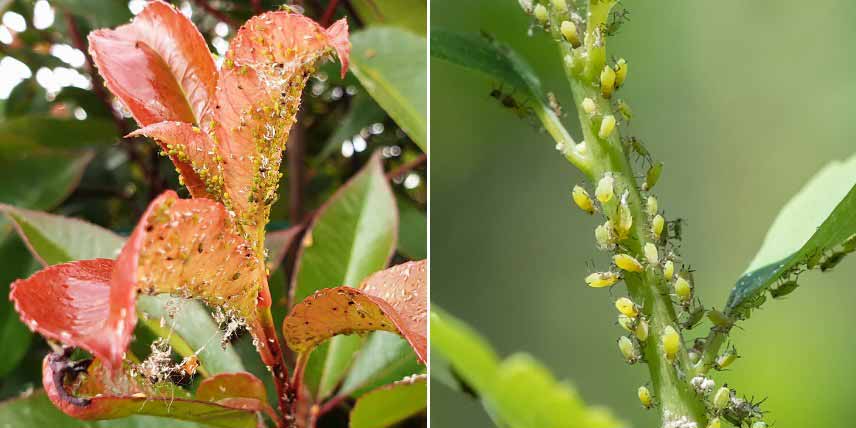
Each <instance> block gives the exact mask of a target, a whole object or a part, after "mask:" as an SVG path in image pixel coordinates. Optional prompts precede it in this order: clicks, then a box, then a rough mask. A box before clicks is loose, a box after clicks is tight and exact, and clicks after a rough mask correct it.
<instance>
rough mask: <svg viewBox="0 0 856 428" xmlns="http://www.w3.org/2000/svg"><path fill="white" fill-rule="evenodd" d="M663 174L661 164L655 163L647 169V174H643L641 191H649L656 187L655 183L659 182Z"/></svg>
mask: <svg viewBox="0 0 856 428" xmlns="http://www.w3.org/2000/svg"><path fill="white" fill-rule="evenodd" d="M662 172H663V162H657V163H655V164H653V165H651V167H650V168H648V172H647V173H645V183H643V184H642V190H644V191H646V192H647V191H649V190H651V189H653V188H654V186H655V185H657V181H659V180H660V174H661V173H662Z"/></svg>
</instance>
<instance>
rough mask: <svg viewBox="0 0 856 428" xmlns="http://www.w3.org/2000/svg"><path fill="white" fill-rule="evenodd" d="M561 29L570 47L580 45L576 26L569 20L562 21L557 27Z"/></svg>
mask: <svg viewBox="0 0 856 428" xmlns="http://www.w3.org/2000/svg"><path fill="white" fill-rule="evenodd" d="M559 29H560V30H561V31H562V37H564V38H565V40H567V41H568V43H570V44H571V46H572V47H574V48H578V47H580V36H579V34H578V33H577V26H576V25H574V23H573V22H571V21H563V22H562V26H561V27H560V28H559Z"/></svg>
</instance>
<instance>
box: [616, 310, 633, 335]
mask: <svg viewBox="0 0 856 428" xmlns="http://www.w3.org/2000/svg"><path fill="white" fill-rule="evenodd" d="M618 325H620V326H621V328H623V329H625V330H627V331H628V332H630V333H633V332H634V331H635V330H636V320H635V319H633V318H630V317H628V316H627V315H624V314H618Z"/></svg>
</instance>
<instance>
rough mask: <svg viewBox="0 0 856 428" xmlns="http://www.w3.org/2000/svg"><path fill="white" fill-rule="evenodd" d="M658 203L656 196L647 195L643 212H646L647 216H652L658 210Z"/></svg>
mask: <svg viewBox="0 0 856 428" xmlns="http://www.w3.org/2000/svg"><path fill="white" fill-rule="evenodd" d="M659 208H660V207H659V204H658V203H657V198H655V197H654V196H648V200H647V201H645V212H646V213H648V215H649V216H654V215H656V214H657V211H659Z"/></svg>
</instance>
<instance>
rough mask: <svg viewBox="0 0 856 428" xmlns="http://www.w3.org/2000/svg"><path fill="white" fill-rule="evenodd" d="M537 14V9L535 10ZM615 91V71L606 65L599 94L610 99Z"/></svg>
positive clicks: (602, 72)
mask: <svg viewBox="0 0 856 428" xmlns="http://www.w3.org/2000/svg"><path fill="white" fill-rule="evenodd" d="M536 12H537V9H536ZM614 90H615V70H613V69H612V67H610V66H608V65H606V66H604V67H603V70H602V71H601V72H600V93H601V94H603V97H604V98H610V97H612V92H613V91H614Z"/></svg>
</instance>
